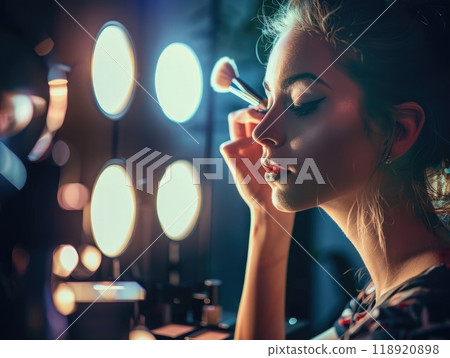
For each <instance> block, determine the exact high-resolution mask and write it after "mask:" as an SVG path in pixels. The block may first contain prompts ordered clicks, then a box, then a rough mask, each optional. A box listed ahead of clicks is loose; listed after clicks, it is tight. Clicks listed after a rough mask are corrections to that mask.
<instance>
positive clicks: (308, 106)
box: [289, 97, 326, 116]
mask: <svg viewBox="0 0 450 358" xmlns="http://www.w3.org/2000/svg"><path fill="white" fill-rule="evenodd" d="M325 98H326V97H323V98H320V99H317V100H315V101H311V102H307V103H302V104H301V105H299V106H295V105H294V104H292V105H291V106H290V107H289V109H290V110H291V111H292V112H294V113H295V114H297V115H299V116H306V115H308V114H310V113H312V112H314V111H315V110H316V109H317V107H319V104H320V103H321V102H322V101H323V100H324V99H325Z"/></svg>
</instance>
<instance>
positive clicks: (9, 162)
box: [0, 142, 27, 190]
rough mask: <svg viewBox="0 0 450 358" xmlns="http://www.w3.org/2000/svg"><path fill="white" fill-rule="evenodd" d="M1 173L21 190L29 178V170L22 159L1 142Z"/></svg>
mask: <svg viewBox="0 0 450 358" xmlns="http://www.w3.org/2000/svg"><path fill="white" fill-rule="evenodd" d="M0 175H2V176H3V177H4V178H5V179H6V180H8V181H9V182H10V183H11V184H12V185H14V186H15V187H16V189H18V190H20V189H22V188H23V186H24V185H25V182H26V180H27V171H26V169H25V166H24V165H23V163H22V161H21V160H20V159H19V158H18V157H17V155H15V154H14V153H13V152H11V151H10V150H9V148H8V147H7V146H6V145H4V144H3V143H2V142H0Z"/></svg>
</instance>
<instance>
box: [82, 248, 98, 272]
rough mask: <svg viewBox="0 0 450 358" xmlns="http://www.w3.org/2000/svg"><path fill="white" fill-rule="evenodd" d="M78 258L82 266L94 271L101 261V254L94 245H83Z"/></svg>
mask: <svg viewBox="0 0 450 358" xmlns="http://www.w3.org/2000/svg"><path fill="white" fill-rule="evenodd" d="M80 260H81V263H82V264H83V266H84V267H86V268H87V269H88V270H89V271H91V272H95V271H97V269H98V268H99V267H100V264H101V263H102V254H101V252H100V251H99V250H98V249H97V248H96V247H94V246H92V245H84V246H83V247H81V248H80Z"/></svg>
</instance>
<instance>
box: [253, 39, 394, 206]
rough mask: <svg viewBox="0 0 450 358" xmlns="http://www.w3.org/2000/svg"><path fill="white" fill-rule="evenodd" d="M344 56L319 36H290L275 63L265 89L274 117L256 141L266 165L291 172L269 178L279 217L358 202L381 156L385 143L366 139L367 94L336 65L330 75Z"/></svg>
mask: <svg viewBox="0 0 450 358" xmlns="http://www.w3.org/2000/svg"><path fill="white" fill-rule="evenodd" d="M339 55H340V54H339V53H337V54H336V53H334V51H333V50H332V48H331V47H330V45H329V44H328V43H327V42H325V41H324V40H321V39H320V38H319V37H318V36H316V35H311V34H309V33H306V32H300V31H297V30H291V31H289V32H288V33H286V34H285V35H284V36H283V37H282V38H281V39H280V40H279V41H278V42H277V44H276V45H275V47H274V48H273V51H272V53H271V56H270V58H269V62H268V66H267V70H266V76H265V81H264V84H265V88H266V91H267V96H268V99H269V104H268V108H269V110H268V112H267V114H266V115H265V117H264V119H263V120H262V121H261V122H260V123H259V124H258V126H257V127H256V128H255V130H254V132H253V137H254V138H255V139H256V140H257V141H258V143H259V144H261V145H262V146H263V157H264V158H270V159H273V160H274V161H275V162H278V163H279V164H281V165H282V166H283V167H286V168H287V177H286V173H284V174H283V171H282V172H281V173H280V175H278V176H276V177H275V176H274V175H266V180H268V181H269V184H270V186H271V187H272V199H273V202H274V204H275V206H276V207H277V208H278V209H280V210H285V211H291V210H295V211H297V210H305V209H308V208H311V207H314V206H319V205H320V206H321V207H324V206H325V205H328V206H330V205H331V206H333V205H337V202H336V201H335V200H336V199H338V198H344V197H347V199H348V200H351V201H353V200H352V197H353V199H354V196H355V194H356V193H357V192H358V191H361V190H362V189H364V188H365V186H366V184H367V181H368V179H369V176H370V174H371V172H372V170H373V169H374V167H375V165H376V163H377V162H378V160H379V159H378V158H379V156H380V155H381V154H380V153H381V151H382V138H381V137H380V136H377V135H372V136H371V138H369V137H368V135H367V134H366V132H365V131H364V122H363V116H364V109H363V93H362V91H361V89H360V88H359V86H358V85H357V84H356V83H355V82H354V81H353V80H352V79H351V78H350V77H349V76H348V75H347V74H346V73H345V71H344V70H343V69H342V68H341V67H339V66H338V64H337V63H336V64H334V65H332V66H331V67H330V65H331V64H332V63H333V61H334V60H335V59H336V58H337V57H338V56H339ZM327 68H328V69H327ZM324 71H325V73H323V72H324ZM322 73H323V74H322ZM319 76H320V77H319ZM318 77H319V78H318ZM316 78H318V79H317V81H316V82H314V80H315V79H316ZM313 82H314V84H313ZM386 85H389V84H386ZM276 158H288V160H287V162H289V163H291V162H294V164H287V165H283V164H284V163H280V160H278V161H277V160H276ZM306 158H312V160H313V161H314V162H313V164H314V165H312V166H311V163H312V162H311V159H309V160H307V161H305V159H306ZM281 162H286V161H283V160H282V161H281ZM302 167H303V170H302ZM313 167H316V168H317V170H318V171H319V172H320V175H321V176H322V178H323V181H324V182H325V184H319V182H320V180H317V179H318V176H317V175H315V174H314V171H315V170H314V168H313ZM305 173H306V175H305ZM307 173H309V174H310V177H309V179H308V174H307ZM316 174H317V171H316ZM283 176H284V177H285V178H284V179H283ZM282 179H283V180H282ZM302 179H304V180H303V182H302ZM271 180H273V181H271Z"/></svg>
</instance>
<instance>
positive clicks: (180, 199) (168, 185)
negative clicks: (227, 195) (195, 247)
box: [156, 160, 201, 241]
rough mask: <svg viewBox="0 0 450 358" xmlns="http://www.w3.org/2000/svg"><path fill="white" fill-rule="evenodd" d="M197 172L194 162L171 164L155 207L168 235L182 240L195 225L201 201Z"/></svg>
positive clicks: (161, 185) (160, 185) (162, 181)
mask: <svg viewBox="0 0 450 358" xmlns="http://www.w3.org/2000/svg"><path fill="white" fill-rule="evenodd" d="M198 182H199V179H198V173H197V171H196V170H195V169H194V167H193V166H192V164H191V163H189V162H187V161H184V160H179V161H176V162H174V163H172V164H171V165H170V166H169V167H168V168H167V169H166V172H165V173H164V176H163V178H162V179H161V181H160V183H159V188H158V194H157V198H156V207H157V212H158V218H159V222H160V223H161V227H162V228H163V230H164V232H165V234H166V236H167V237H168V238H170V239H172V240H177V241H178V240H183V239H184V238H186V237H187V236H188V235H189V233H190V232H191V231H192V229H193V228H194V226H195V224H196V222H197V219H198V216H199V213H200V203H201V190H200V185H198V184H194V183H198Z"/></svg>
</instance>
